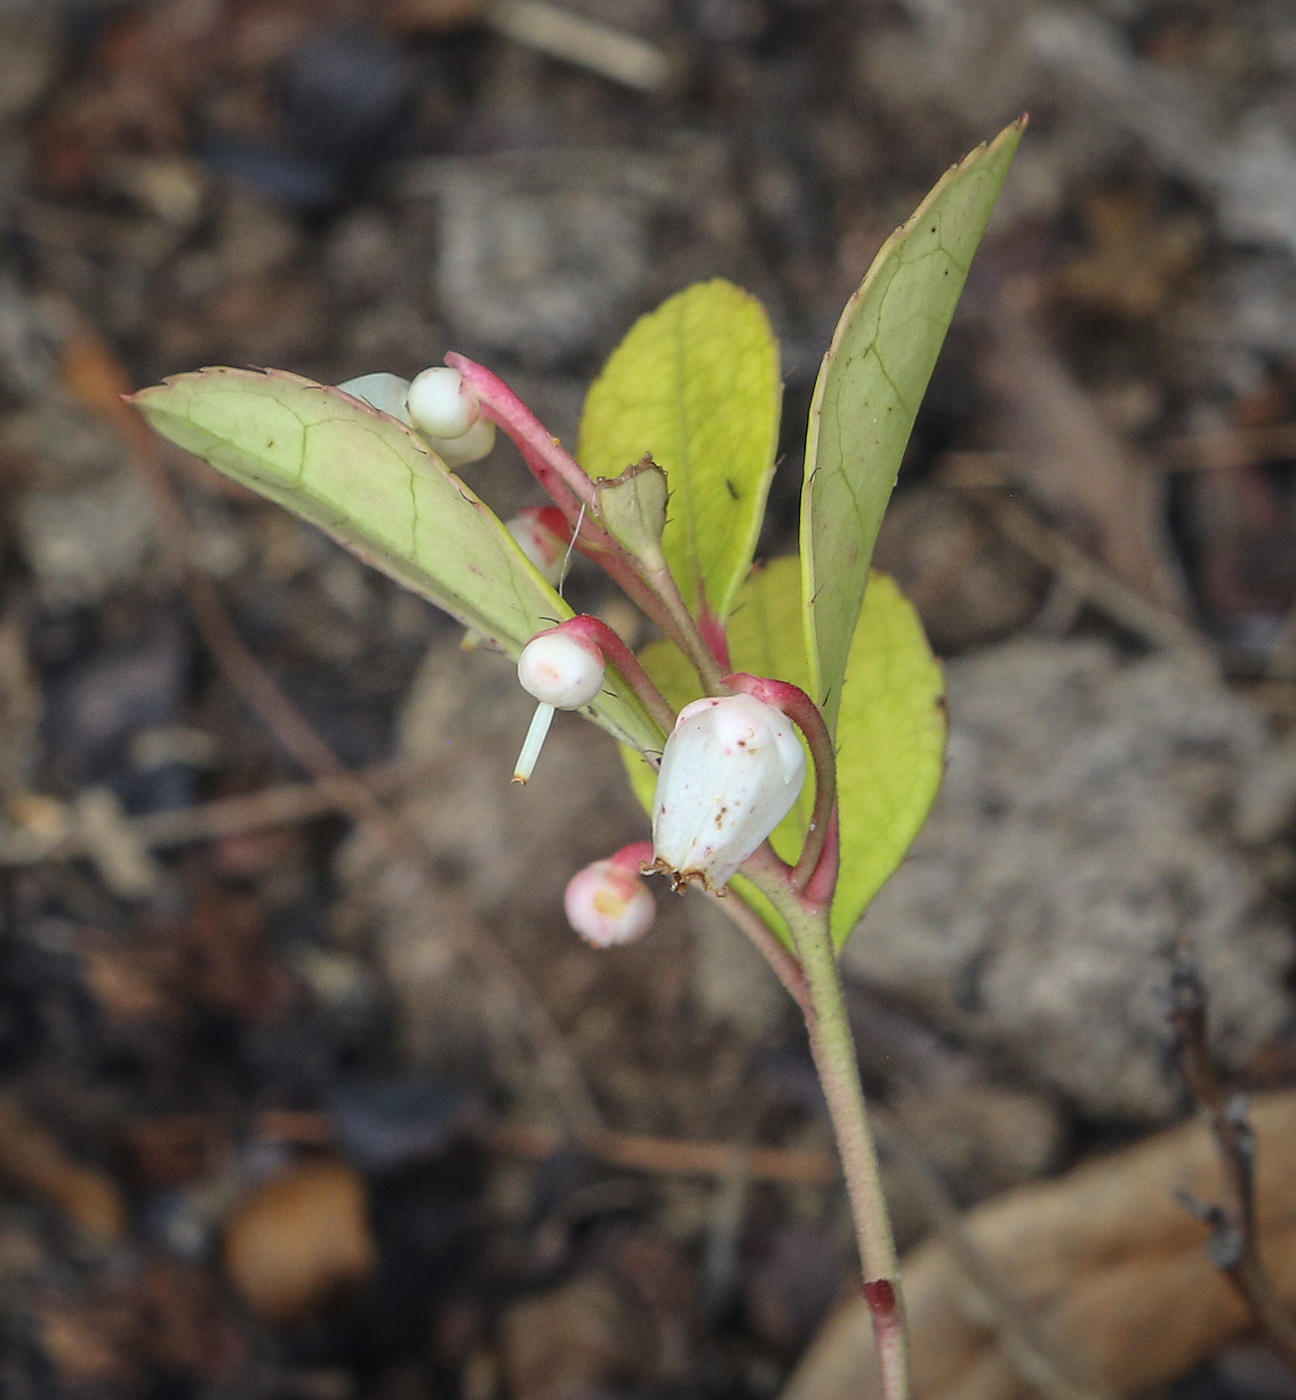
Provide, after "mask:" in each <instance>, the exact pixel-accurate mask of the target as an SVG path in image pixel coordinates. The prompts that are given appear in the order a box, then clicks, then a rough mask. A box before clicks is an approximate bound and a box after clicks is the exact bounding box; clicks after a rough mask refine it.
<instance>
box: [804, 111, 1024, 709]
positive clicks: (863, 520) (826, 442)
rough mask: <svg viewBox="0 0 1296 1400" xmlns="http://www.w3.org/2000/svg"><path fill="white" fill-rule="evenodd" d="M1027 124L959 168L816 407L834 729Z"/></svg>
mask: <svg viewBox="0 0 1296 1400" xmlns="http://www.w3.org/2000/svg"><path fill="white" fill-rule="evenodd" d="M1024 126H1025V122H1024V119H1023V120H1022V121H1019V122H1015V123H1014V124H1013V125H1012V126H1010V127H1008V128H1007V129H1006V130H1005V131H1002V132H1001V133H1000V134H999V135H998V136H997V137H996V138H995V140H994V141H992V142H991V143H990V144H989V145H988V146H979V147H978V148H977V149H976V150H975V151H973V152H972V154H971V155H969V156H968V157H967V158H966V159H965V160H963V161H961V162H960V163H959V164H958V165H956V166H954V167H953V169H951V170H950V171H949V172H948V173H947V174H946V175H945V176H944V177H943V178H942V179H941V180H940V182H939V183H938V184H937V185H936V187H935V188H934V189H933V190H932V192H931V193H930V194H929V195H928V196H927V198H926V199H925V200H923V202H922V204H920V205H919V206H918V210H917V212H916V213H915V214H914V215H913V217H912V218H911V219H909V221H908V222H907V223H906V224H904V225H903V226H902V227H901V228H899V229H897V230H896V232H895V233H893V234H892V235H891V237H890V238H888V239H887V241H886V242H885V243H884V244H883V245H882V249H881V251H880V252H879V253H878V255H877V257H876V258H875V259H874V260H873V266H872V267H871V268H870V269H869V272H868V275H867V276H866V277H865V278H864V281H863V283H862V284H861V286H860V288H859V290H858V291H857V292H856V293H855V295H854V296H853V297H852V298H851V299H850V301H849V302H848V303H847V304H846V309H845V311H844V312H843V313H842V317H841V320H840V321H839V322H838V325H837V331H836V334H835V335H834V336H833V341H832V345H831V347H830V348H829V350H828V353H827V355H825V357H824V361H823V365H822V367H821V368H820V371H819V378H818V381H817V382H816V384H815V391H814V397H813V399H812V401H811V406H810V427H809V434H808V437H807V441H806V469H805V484H804V486H803V488H802V494H801V565H802V570H803V596H804V597H805V599H806V600H807V601H806V617H805V634H806V647H807V651H808V653H809V658H810V674H811V676H812V678H813V689H812V690H811V694H812V695H813V697H814V698H815V699H816V700H817V701H818V702H819V704H820V705H821V706H822V708H823V710H824V713H825V716H826V718H827V719H828V723H829V725H830V726H833V725H834V724H835V722H836V717H837V713H838V707H839V705H840V704H841V703H842V678H843V675H844V674H845V671H846V661H847V654H848V652H849V650H850V647H851V638H852V637H853V636H854V633H855V623H856V619H857V618H858V617H859V615H860V605H861V603H862V601H863V599H864V590H865V587H866V586H867V583H868V577H869V561H870V559H871V558H872V556H873V545H874V542H875V541H876V539H877V532H878V527H879V526H880V525H881V523H882V514H883V512H884V511H885V509H886V504H887V501H888V499H889V498H890V496H891V490H892V488H893V487H894V486H895V480H896V474H897V472H898V471H899V470H900V462H901V459H902V458H903V456H904V451H905V447H906V445H907V444H908V442H909V434H910V432H911V431H912V429H913V424H914V418H915V416H916V414H917V412H918V405H919V403H920V402H921V400H922V396H923V394H924V393H925V392H926V389H927V382H928V380H929V379H930V378H931V373H932V369H933V368H934V366H935V364H936V357H937V355H938V354H939V353H940V348H941V345H942V344H943V343H944V340H945V332H946V330H947V328H948V326H949V323H950V318H951V317H952V316H953V314H954V307H955V304H956V303H957V301H958V298H959V294H960V292H961V291H962V290H963V283H964V281H965V279H966V277H967V272H968V267H969V266H970V264H971V262H972V255H973V254H974V253H975V252H976V249H977V245H978V243H980V241H981V235H982V233H983V232H984V231H985V226H986V221H987V220H988V219H989V217H990V213H991V210H993V208H994V205H995V201H996V199H997V198H998V196H999V189H1000V186H1001V185H1002V184H1003V181H1004V177H1005V175H1007V173H1008V167H1009V165H1010V164H1011V163H1012V158H1013V154H1014V153H1015V151H1016V149H1017V144H1018V142H1019V141H1020V140H1021V135H1022V131H1023V130H1024Z"/></svg>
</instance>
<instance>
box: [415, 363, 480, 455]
mask: <svg viewBox="0 0 1296 1400" xmlns="http://www.w3.org/2000/svg"><path fill="white" fill-rule="evenodd" d="M406 402H407V403H408V404H409V415H410V421H411V422H412V423H413V424H414V426H415V428H417V429H418V431H419V432H420V433H422V434H423V435H424V436H425V437H429V438H449V439H454V438H461V437H463V435H464V434H465V433H466V432H467V431H468V429H469V428H471V427H472V426H473V424H474V423H476V422H477V419H478V418H479V417H480V415H481V405H480V404H479V403H478V401H477V395H476V394H474V393H473V392H472V390H471V389H469V388H468V386H467V385H466V384H465V383H464V378H463V375H462V374H460V373H459V371H458V370H457V369H451V368H450V367H449V366H448V365H436V366H434V367H433V368H432V369H425V370H424V371H423V372H422V373H421V374H416V375H415V376H414V381H413V383H411V384H410V386H409V395H408V397H407V400H406Z"/></svg>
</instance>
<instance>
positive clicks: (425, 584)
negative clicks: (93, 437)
mask: <svg viewBox="0 0 1296 1400" xmlns="http://www.w3.org/2000/svg"><path fill="white" fill-rule="evenodd" d="M135 403H136V405H137V406H138V408H139V410H140V412H141V413H143V415H144V416H145V418H146V419H147V420H148V421H149V422H150V423H151V424H152V425H153V427H154V428H155V429H156V430H157V431H158V432H159V433H161V434H162V435H163V437H166V438H169V439H170V440H171V441H172V442H174V443H177V444H178V445H179V446H180V447H183V448H185V449H186V450H187V451H189V452H193V453H195V454H196V455H197V456H199V457H203V458H205V459H206V460H207V461H208V462H210V463H211V464H212V466H214V467H216V468H217V469H218V470H220V471H222V472H224V473H225V474H226V475H227V476H231V477H233V478H234V480H235V481H238V482H241V483H242V484H243V485H244V486H247V487H250V488H251V489H252V490H253V491H256V492H259V493H260V494H261V495H262V496H266V497H268V498H269V499H270V500H272V501H275V502H277V503H278V504H279V505H281V506H285V507H286V508H287V509H288V510H291V511H292V512H293V513H294V514H296V515H299V516H301V517H302V519H303V520H307V521H309V522H310V523H311V524H312V525H317V526H318V527H319V528H320V529H322V530H324V531H326V532H327V533H328V534H330V535H332V536H333V538H334V539H336V540H338V541H339V542H340V543H341V544H344V545H345V546H346V547H347V548H348V549H350V550H352V551H353V552H354V553H356V554H357V555H359V556H360V558H362V559H364V560H365V561H366V562H368V563H371V564H373V565H374V566H375V567H376V568H379V569H381V570H382V571H383V572H384V573H385V574H388V575H390V576H391V577H392V578H394V579H396V580H397V581H398V582H400V583H403V584H404V585H405V586H406V587H408V588H411V589H413V590H414V591H415V592H416V593H420V594H422V595H423V597H425V598H428V599H430V600H431V601H432V602H433V603H435V604H436V605H437V606H438V607H440V608H444V609H445V611H446V612H448V613H450V614H451V615H452V616H453V617H456V618H458V620H459V621H460V622H462V623H463V624H464V626H465V627H470V628H472V629H473V630H474V631H476V632H478V633H480V634H481V636H482V637H484V638H485V639H486V641H487V642H488V643H489V644H491V645H493V646H495V647H498V648H499V649H500V650H502V651H504V652H506V653H507V654H508V655H510V656H517V654H518V653H519V652H520V651H521V650H522V648H523V647H524V646H525V645H526V643H527V642H528V641H529V640H530V639H531V637H533V636H534V635H535V633H536V632H539V631H542V630H543V629H545V628H546V627H552V626H553V625H554V624H555V623H556V622H560V621H562V620H563V619H564V618H567V617H570V616H571V615H572V610H571V608H569V607H568V606H567V604H566V603H565V602H564V601H563V600H562V599H561V598H560V597H559V596H558V594H557V593H555V592H554V590H553V589H552V588H551V587H550V586H549V585H548V584H547V583H546V582H545V580H544V579H543V578H542V577H541V576H540V574H539V573H538V572H537V570H536V569H535V567H534V566H533V565H532V564H531V563H530V562H529V561H528V560H527V558H526V556H525V555H524V554H523V553H522V551H521V550H520V549H519V548H518V547H517V544H516V543H515V542H514V540H513V538H512V536H511V535H510V534H509V532H508V531H507V530H506V529H505V528H504V526H503V524H502V523H501V522H500V520H499V519H498V518H497V517H496V516H495V514H494V513H493V512H492V511H491V510H490V509H489V508H488V507H487V506H486V505H484V504H483V503H482V502H481V501H480V500H478V498H477V497H476V496H475V495H474V494H473V493H472V492H471V491H470V490H469V489H468V487H467V486H466V485H464V483H463V482H462V481H461V480H460V479H459V478H458V477H457V476H455V475H454V474H453V473H451V472H450V471H448V470H447V469H446V467H445V466H444V464H443V463H442V462H441V460H440V458H439V457H437V456H436V455H435V454H434V453H433V452H432V451H430V450H429V448H428V447H427V446H426V444H425V443H423V442H422V441H421V440H420V439H419V438H418V437H417V436H416V435H415V434H414V433H413V432H412V431H411V430H410V429H409V428H407V427H405V426H404V425H403V424H402V423H399V422H397V421H396V419H394V418H390V417H388V416H387V415H386V414H383V413H378V412H376V411H375V410H373V409H370V408H369V407H367V406H366V405H364V404H362V403H360V402H359V401H358V400H356V399H354V398H352V397H351V396H350V395H349V394H345V393H343V392H342V391H341V390H338V389H331V388H327V387H325V386H323V385H320V384H315V383H312V382H311V381H310V380H309V379H302V378H300V377H299V376H298V375H295V374H287V373H285V372H282V371H279V370H270V371H266V372H261V371H253V370H241V369H206V370H199V371H198V372H197V373H194V374H181V375H177V376H176V377H175V378H174V379H169V380H167V381H166V382H165V383H164V384H160V385H158V386H156V387H155V388H151V389H144V390H142V391H141V392H140V393H138V394H136V395H135ZM590 715H591V718H593V719H595V720H596V721H597V722H598V723H599V724H601V725H602V726H603V728H605V729H607V730H608V731H609V732H610V733H611V734H613V735H614V736H615V737H616V738H618V739H620V740H622V741H623V742H624V743H628V744H630V745H632V746H633V747H635V748H637V749H649V750H658V749H660V747H661V742H662V740H661V734H660V732H659V731H658V729H657V726H656V725H655V724H654V723H653V722H652V721H651V720H650V719H649V718H648V716H647V715H646V714H645V713H644V711H643V708H642V706H641V705H640V704H639V702H638V700H637V699H636V698H635V697H634V695H633V694H632V693H631V692H630V691H629V689H628V687H626V686H625V685H624V683H623V682H622V681H621V680H620V678H619V677H617V676H616V675H615V674H614V673H612V672H609V676H608V686H607V689H606V690H605V691H604V693H603V694H602V695H600V696H599V698H598V699H597V700H596V701H595V702H594V704H593V705H592V706H591V707H590Z"/></svg>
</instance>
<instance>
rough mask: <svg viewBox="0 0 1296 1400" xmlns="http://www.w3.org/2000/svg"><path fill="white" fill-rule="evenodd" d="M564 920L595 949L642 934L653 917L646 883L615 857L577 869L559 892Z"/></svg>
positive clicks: (627, 941)
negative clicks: (565, 917)
mask: <svg viewBox="0 0 1296 1400" xmlns="http://www.w3.org/2000/svg"><path fill="white" fill-rule="evenodd" d="M563 908H564V909H565V910H566V912H567V922H568V923H569V924H571V926H572V928H574V929H575V930H576V932H577V933H579V934H580V936H581V937H582V938H583V939H584V940H585V941H586V943H592V944H593V945H594V947H596V948H614V947H616V946H617V945H618V944H621V943H631V942H633V941H634V940H635V939H636V938H640V937H642V935H643V934H645V933H647V932H648V930H649V929H650V928H651V927H652V923H653V920H654V919H655V918H656V917H657V905H656V903H655V902H654V900H653V897H652V895H651V894H650V893H649V890H648V885H647V882H646V881H645V880H644V879H643V877H642V876H641V875H639V873H638V872H637V871H635V870H631V869H627V867H626V866H625V865H623V864H619V863H618V862H617V861H615V860H596V861H595V862H594V863H593V864H592V865H587V866H586V867H585V869H584V870H578V871H577V872H576V874H575V875H573V876H572V877H571V879H570V880H569V881H568V882H567V890H566V892H565V894H564V895H563Z"/></svg>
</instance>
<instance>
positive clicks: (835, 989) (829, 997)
mask: <svg viewBox="0 0 1296 1400" xmlns="http://www.w3.org/2000/svg"><path fill="white" fill-rule="evenodd" d="M755 864H756V865H757V866H759V865H760V863H759V862H756V863H755ZM743 873H744V874H745V875H747V876H748V877H749V878H751V879H752V881H753V882H754V883H756V884H758V885H759V886H760V888H761V889H762V891H763V892H764V893H765V894H766V895H767V896H768V898H769V899H770V900H771V902H772V903H773V904H774V905H775V907H776V908H777V909H778V911H779V913H780V914H782V915H783V917H784V918H785V919H786V920H787V923H788V927H789V928H790V929H791V931H792V940H793V943H794V944H795V946H796V952H797V957H798V959H799V960H800V963H801V970H802V973H803V974H804V976H805V983H806V990H807V993H808V1004H805V1003H803V1005H802V1009H803V1011H804V1013H805V1022H806V1030H807V1031H808V1032H809V1035H810V1051H811V1054H812V1055H813V1056H814V1062H815V1069H816V1070H817V1071H818V1075H819V1082H820V1084H821V1085H822V1086H823V1091H824V1098H825V1099H826V1100H827V1102H828V1113H829V1115H830V1117H831V1118H832V1125H833V1132H834V1134H835V1135H836V1138H837V1150H838V1152H839V1153H840V1155H841V1163H842V1174H843V1176H844V1177H845V1180H846V1190H847V1193H848V1195H849V1196H850V1204H851V1215H852V1217H853V1219H854V1222H855V1237H856V1241H857V1243H858V1246H859V1254H860V1263H861V1265H862V1266H863V1270H864V1297H865V1299H866V1301H867V1302H868V1305H869V1309H870V1311H871V1313H872V1316H873V1334H874V1336H875V1338H876V1339H877V1349H878V1365H879V1368H880V1370H881V1374H882V1394H883V1397H884V1400H908V1395H909V1349H908V1341H907V1338H906V1335H905V1325H904V1306H903V1302H902V1299H901V1295H900V1273H899V1267H898V1263H897V1260H896V1250H895V1240H894V1238H893V1236H892V1233H891V1218H890V1215H889V1214H888V1212H887V1204H886V1196H885V1195H884V1193H883V1190H882V1173H881V1169H880V1167H879V1164H878V1157H877V1149H876V1147H875V1146H874V1142H873V1133H872V1130H871V1129H870V1127H869V1120H868V1109H867V1108H866V1106H865V1103H864V1090H863V1086H862V1085H861V1083H860V1076H859V1064H858V1062H857V1060H856V1058H855V1043H854V1041H853V1040H852V1038H851V1032H850V1021H849V1019H848V1017H847V1013H846V999H845V997H844V995H843V993H842V984H841V975H840V973H839V972H838V968H837V954H836V951H835V949H834V947H833V942H832V934H831V932H830V930H829V924H828V909H827V908H816V907H810V906H807V905H806V904H805V903H803V902H802V901H801V900H800V899H798V898H797V897H796V895H794V894H793V893H792V891H791V890H790V889H789V888H788V886H787V883H786V879H785V877H784V875H783V873H782V872H780V871H778V870H776V869H773V868H770V867H767V868H763V869H762V868H756V869H753V868H752V865H748V866H746V867H744V870H743Z"/></svg>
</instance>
